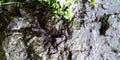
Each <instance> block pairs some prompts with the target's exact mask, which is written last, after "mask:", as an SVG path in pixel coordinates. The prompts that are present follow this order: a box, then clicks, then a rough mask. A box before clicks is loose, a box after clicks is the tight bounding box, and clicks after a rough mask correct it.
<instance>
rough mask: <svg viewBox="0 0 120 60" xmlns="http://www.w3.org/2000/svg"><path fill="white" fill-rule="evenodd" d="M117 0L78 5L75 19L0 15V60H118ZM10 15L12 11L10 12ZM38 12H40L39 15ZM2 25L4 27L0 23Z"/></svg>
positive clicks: (23, 12)
mask: <svg viewBox="0 0 120 60" xmlns="http://www.w3.org/2000/svg"><path fill="white" fill-rule="evenodd" d="M119 6H120V0H112V1H110V0H97V6H96V7H94V6H92V5H90V4H89V2H88V1H78V2H77V5H76V6H75V8H74V10H73V11H74V18H73V20H72V21H70V22H68V21H66V20H62V19H61V20H59V21H56V20H54V19H51V20H47V21H46V20H42V19H43V18H41V17H39V16H40V15H39V13H38V14H37V15H36V13H35V14H33V13H30V11H29V10H24V9H20V10H18V11H19V13H20V14H19V15H17V16H16V14H15V15H14V16H12V15H11V16H10V17H7V16H8V15H9V14H7V13H5V12H4V13H2V12H0V13H1V14H3V15H4V17H3V15H0V17H1V20H0V33H1V34H0V42H1V43H0V44H1V46H0V47H1V48H0V57H2V60H120V32H119V31H120V7H119ZM11 11H12V10H11ZM38 12H39V11H38ZM2 22H5V23H2Z"/></svg>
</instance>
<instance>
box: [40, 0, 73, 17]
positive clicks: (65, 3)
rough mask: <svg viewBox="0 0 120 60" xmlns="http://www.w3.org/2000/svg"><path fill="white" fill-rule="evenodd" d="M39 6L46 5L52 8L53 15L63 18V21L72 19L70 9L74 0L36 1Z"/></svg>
mask: <svg viewBox="0 0 120 60" xmlns="http://www.w3.org/2000/svg"><path fill="white" fill-rule="evenodd" d="M38 1H39V2H40V4H47V6H48V7H52V8H53V13H54V14H55V15H56V16H61V15H62V16H63V17H64V18H65V19H71V18H72V8H71V6H72V5H73V4H74V1H75V0H38Z"/></svg>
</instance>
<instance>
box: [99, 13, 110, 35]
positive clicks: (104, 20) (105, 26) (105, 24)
mask: <svg viewBox="0 0 120 60" xmlns="http://www.w3.org/2000/svg"><path fill="white" fill-rule="evenodd" d="M109 16H110V15H104V16H103V17H101V18H100V20H99V21H100V22H101V27H100V29H99V31H100V35H104V36H105V33H106V30H107V29H108V28H109V26H110V24H109V22H108V18H109Z"/></svg>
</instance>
